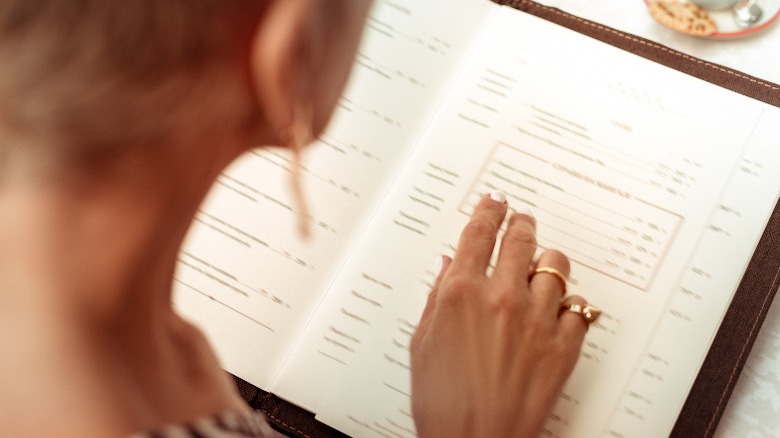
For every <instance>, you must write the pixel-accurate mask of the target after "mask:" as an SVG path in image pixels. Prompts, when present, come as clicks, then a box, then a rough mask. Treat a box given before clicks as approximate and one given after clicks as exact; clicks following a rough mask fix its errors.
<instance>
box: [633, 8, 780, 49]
mask: <svg viewBox="0 0 780 438" xmlns="http://www.w3.org/2000/svg"><path fill="white" fill-rule="evenodd" d="M644 2H645V5H648V6H649V5H650V3H651V0H644ZM756 4H757V5H758V6H759V7H760V8H761V10H762V11H763V13H762V14H761V18H760V19H759V20H758V21H757V22H755V23H753V25H752V26H750V27H745V28H742V27H739V26H738V25H737V23H736V21H734V15H733V13H732V12H731V9H721V10H714V11H710V10H707V11H706V12H707V13H708V14H709V16H710V18H712V21H714V22H715V25H716V26H717V30H716V31H715V33H711V34H709V35H705V36H702V38H709V39H716V40H727V39H734V38H742V37H746V36H749V35H753V34H755V33H758V32H761V31H762V30H764V29H766V28H767V27H769V26H771V25H772V23H774V22H775V21H777V20H778V17H780V0H756Z"/></svg>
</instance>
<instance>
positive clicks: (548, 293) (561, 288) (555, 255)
mask: <svg viewBox="0 0 780 438" xmlns="http://www.w3.org/2000/svg"><path fill="white" fill-rule="evenodd" d="M569 271H570V264H569V259H568V257H566V256H565V255H564V254H563V253H562V252H560V251H556V250H554V249H552V250H547V251H545V252H543V253H542V255H541V256H539V261H538V262H537V266H536V270H535V271H534V272H532V273H531V278H530V284H529V287H530V289H531V295H532V298H533V299H534V300H535V301H536V302H537V303H539V305H540V307H541V308H542V311H543V312H546V313H549V314H551V315H556V312H557V311H558V307H559V304H560V302H561V298H563V296H564V295H565V294H566V283H567V279H568V278H569Z"/></svg>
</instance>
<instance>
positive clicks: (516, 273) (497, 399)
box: [411, 194, 587, 438]
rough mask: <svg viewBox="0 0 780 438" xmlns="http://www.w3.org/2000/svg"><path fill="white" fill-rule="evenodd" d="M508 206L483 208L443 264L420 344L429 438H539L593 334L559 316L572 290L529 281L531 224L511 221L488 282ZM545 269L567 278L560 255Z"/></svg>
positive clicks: (415, 346)
mask: <svg viewBox="0 0 780 438" xmlns="http://www.w3.org/2000/svg"><path fill="white" fill-rule="evenodd" d="M493 198H495V199H497V200H494V199H493ZM503 199H505V198H504V197H503V196H502V195H500V194H494V195H492V196H486V197H485V198H483V199H482V200H481V201H480V203H479V205H477V207H476V209H475V210H474V214H473V216H472V218H471V221H470V222H469V223H468V225H466V227H465V228H464V230H463V233H462V234H461V237H460V242H459V244H458V249H457V252H456V254H455V257H454V259H450V258H448V257H443V263H442V269H441V272H440V273H439V276H438V278H437V279H436V282H435V284H434V286H433V289H432V291H431V294H430V297H429V299H428V303H427V305H426V308H425V311H424V312H423V315H422V317H421V320H420V324H419V325H418V328H417V331H416V332H415V334H414V336H413V337H412V343H411V355H412V405H413V415H414V420H415V423H416V425H417V432H418V434H419V436H420V437H422V438H425V437H528V436H537V435H538V434H539V432H540V431H541V428H542V425H543V422H544V420H545V418H546V417H547V416H548V415H549V413H550V411H551V409H552V407H553V405H554V404H555V401H556V399H557V397H558V395H559V393H560V391H561V388H562V387H563V384H564V382H565V381H566V379H567V378H568V377H569V375H570V374H571V372H572V370H573V369H574V365H575V362H576V361H577V358H578V356H579V353H580V347H581V345H582V341H583V338H584V336H585V332H586V331H587V324H586V323H585V322H584V321H583V319H582V318H581V317H580V316H579V315H577V314H574V313H572V312H563V313H562V314H560V316H559V306H560V299H561V297H562V292H563V288H564V284H563V283H562V282H561V280H560V279H559V278H557V277H556V276H555V275H552V274H548V273H539V274H536V275H533V276H532V277H529V272H532V267H535V266H534V265H533V257H534V253H535V251H536V238H535V232H536V222H535V220H534V218H533V217H531V216H528V215H525V214H520V213H514V214H512V215H511V216H510V217H509V220H508V224H507V229H506V232H505V234H504V237H503V239H502V242H501V247H500V250H499V255H498V261H497V262H496V266H495V269H494V272H493V274H492V275H491V276H487V274H486V270H487V268H488V264H489V263H490V259H491V256H492V253H493V248H494V246H495V242H496V236H497V233H498V230H499V229H500V227H501V224H502V223H503V222H504V218H505V216H506V214H507V204H506V202H503ZM538 266H540V267H542V266H544V267H551V268H554V269H557V270H558V271H560V272H561V273H562V274H563V275H564V276H568V274H569V261H568V259H567V258H566V256H564V255H563V254H561V253H560V252H558V251H552V250H548V251H545V252H544V253H542V255H541V256H540V258H539V261H538ZM567 301H568V302H576V303H579V304H583V305H584V304H585V301H584V300H582V299H581V298H579V297H570V298H569V299H568V300H567Z"/></svg>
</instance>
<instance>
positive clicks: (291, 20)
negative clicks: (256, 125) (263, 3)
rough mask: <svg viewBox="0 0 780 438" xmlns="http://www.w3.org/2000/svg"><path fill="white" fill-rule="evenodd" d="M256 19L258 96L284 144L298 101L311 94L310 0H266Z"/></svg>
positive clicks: (253, 59)
mask: <svg viewBox="0 0 780 438" xmlns="http://www.w3.org/2000/svg"><path fill="white" fill-rule="evenodd" d="M267 1H268V2H269V5H268V7H267V9H266V12H265V14H264V15H263V16H262V17H261V19H260V21H259V22H258V23H257V25H256V28H255V32H254V35H253V37H252V43H251V47H250V53H249V57H250V59H249V70H250V80H251V82H252V88H253V90H254V93H255V99H256V101H257V103H258V106H259V107H260V109H261V113H262V114H263V116H265V118H266V121H267V123H268V128H269V130H271V132H270V134H271V135H272V136H273V135H277V136H278V142H279V144H280V145H281V144H284V143H285V141H286V139H285V135H286V131H287V130H288V129H289V127H290V126H291V125H292V124H293V122H294V119H295V117H296V114H295V112H296V105H299V104H300V101H301V100H303V99H307V98H308V97H307V96H309V95H311V90H310V89H308V87H311V85H312V84H311V76H310V74H309V72H308V70H310V69H311V68H312V65H313V64H312V62H311V60H310V59H307V58H310V57H311V56H312V53H309V52H311V51H313V48H312V47H310V46H311V44H312V43H313V40H314V39H313V38H311V36H310V34H311V26H312V23H311V20H312V18H311V17H312V11H311V10H310V8H311V7H312V3H313V2H312V1H311V0H267Z"/></svg>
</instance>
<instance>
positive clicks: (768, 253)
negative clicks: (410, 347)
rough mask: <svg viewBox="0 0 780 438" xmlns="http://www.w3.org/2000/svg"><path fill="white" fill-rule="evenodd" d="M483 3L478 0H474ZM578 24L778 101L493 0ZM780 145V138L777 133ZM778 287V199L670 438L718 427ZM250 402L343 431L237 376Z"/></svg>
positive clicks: (299, 421)
mask: <svg viewBox="0 0 780 438" xmlns="http://www.w3.org/2000/svg"><path fill="white" fill-rule="evenodd" d="M475 1H478V0H475ZM494 1H495V3H499V4H502V5H507V6H511V7H513V8H516V9H519V10H521V11H523V12H526V13H528V14H532V15H535V16H537V17H539V18H542V19H545V20H547V21H550V22H553V23H556V24H558V25H560V26H564V27H566V28H569V29H572V30H574V31H576V32H579V33H581V34H583V35H585V36H587V37H590V38H594V39H597V40H600V41H602V42H605V43H607V44H610V45H612V46H614V47H616V48H619V49H621V50H625V51H627V52H631V53H633V54H636V55H638V56H641V57H643V58H647V59H649V60H652V61H654V62H657V63H659V64H662V65H665V66H667V67H671V68H674V69H676V70H678V71H681V72H683V73H686V74H688V75H691V76H694V77H697V78H699V79H702V80H704V81H707V82H710V83H713V84H715V85H718V86H720V87H723V88H726V89H729V90H732V91H735V92H737V93H740V94H743V95H745V96H748V97H751V98H753V99H756V100H759V101H762V102H765V103H768V104H770V105H774V106H777V107H780V85H777V84H774V83H772V82H768V81H765V80H762V79H759V78H756V77H753V76H750V75H747V74H745V73H742V72H739V71H737V70H734V69H730V68H727V67H723V66H720V65H717V64H713V63H710V62H707V61H704V60H701V59H698V58H695V57H693V56H690V55H686V54H684V53H681V52H678V51H676V50H672V49H670V48H668V47H666V46H663V45H661V44H658V43H655V42H652V41H649V40H646V39H643V38H640V37H637V36H634V35H631V34H628V33H624V32H621V31H618V30H616V29H613V28H610V27H607V26H604V25H601V24H598V23H595V22H592V21H588V20H585V19H582V18H580V17H577V16H574V15H571V14H568V13H566V12H563V11H561V10H559V9H556V8H551V7H548V6H544V5H540V4H538V3H535V2H533V1H530V0H494ZM778 141H779V143H778V147H780V139H778ZM778 287H780V203H778V205H776V206H775V208H774V213H773V214H772V216H771V218H770V220H769V223H768V225H767V227H766V229H765V230H764V233H763V236H762V238H761V239H760V241H759V244H758V246H757V247H756V250H755V253H754V254H753V257H752V259H751V261H750V263H749V265H748V267H747V270H746V272H745V275H744V277H743V278H742V281H741V282H740V285H739V287H738V289H737V291H736V294H735V296H734V299H733V301H732V303H731V305H730V307H729V309H728V311H727V313H726V315H725V317H724V320H723V322H722V324H721V326H720V328H719V330H718V332H717V335H716V337H715V339H714V342H713V344H712V346H711V347H710V350H709V352H708V354H707V356H706V359H705V360H704V363H703V366H702V368H701V370H700V371H699V374H698V377H697V378H696V380H695V382H694V385H693V388H692V389H691V391H690V393H689V395H688V398H687V401H686V402H685V404H684V406H683V409H682V411H681V413H680V415H679V416H678V419H677V422H676V424H675V427H674V429H673V431H672V434H671V435H672V436H675V437H708V436H712V435H713V434H714V432H715V428H716V426H717V423H718V420H719V419H720V417H721V415H722V414H723V411H724V409H725V407H726V402H727V401H728V398H729V396H730V395H731V392H732V390H733V389H734V386H735V385H736V382H737V378H738V376H739V373H740V371H741V370H742V368H743V367H744V365H745V361H746V360H747V357H748V353H749V352H750V349H751V347H752V345H753V342H754V341H755V339H756V336H757V334H758V331H759V328H760V327H761V324H762V323H763V321H764V318H765V317H766V314H767V311H768V310H769V307H770V305H771V303H772V300H773V298H774V295H775V293H776V292H777V290H778ZM236 383H237V385H238V387H239V390H240V391H241V394H242V396H243V397H244V399H245V400H247V402H249V404H250V405H251V406H252V407H254V408H256V409H260V410H262V411H263V412H265V413H266V415H267V417H268V420H269V422H270V423H271V424H272V425H273V426H274V427H275V428H277V429H278V430H280V431H282V432H284V433H286V434H288V435H290V436H299V437H343V436H345V435H344V434H342V433H340V432H338V431H336V430H334V429H332V428H330V427H328V426H326V425H324V424H322V423H319V422H317V421H316V420H314V416H313V415H312V414H311V413H308V412H306V411H305V410H303V409H301V408H298V407H296V406H294V405H291V404H289V403H287V402H285V401H283V400H281V399H280V398H278V397H276V396H274V395H273V394H268V393H266V392H264V391H261V390H258V389H257V388H255V387H254V386H252V385H251V384H249V383H247V382H244V381H242V380H241V379H238V378H236Z"/></svg>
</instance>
